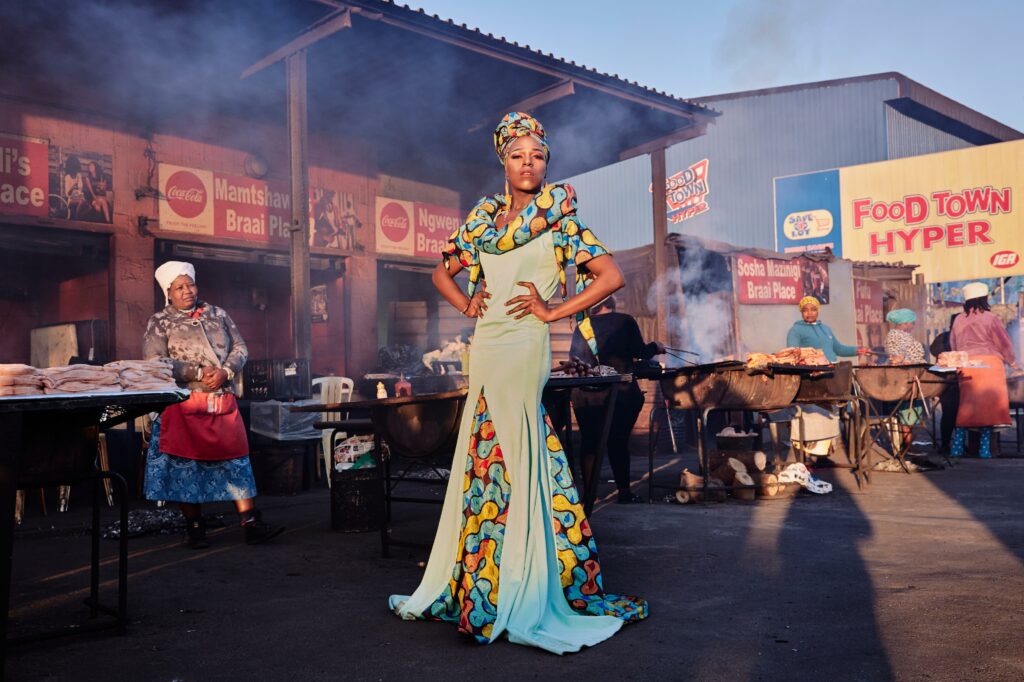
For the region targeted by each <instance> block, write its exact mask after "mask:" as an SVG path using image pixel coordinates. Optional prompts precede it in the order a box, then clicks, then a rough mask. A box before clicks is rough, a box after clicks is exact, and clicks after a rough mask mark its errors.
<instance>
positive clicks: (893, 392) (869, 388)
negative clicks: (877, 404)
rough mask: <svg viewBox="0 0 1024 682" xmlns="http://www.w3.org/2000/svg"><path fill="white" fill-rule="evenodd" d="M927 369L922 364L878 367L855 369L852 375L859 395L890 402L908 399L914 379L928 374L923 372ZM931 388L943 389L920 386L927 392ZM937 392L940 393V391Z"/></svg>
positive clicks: (926, 366) (925, 385) (929, 385)
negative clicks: (855, 379) (854, 377)
mask: <svg viewBox="0 0 1024 682" xmlns="http://www.w3.org/2000/svg"><path fill="white" fill-rule="evenodd" d="M927 368H928V365H923V364H917V365H879V366H877V367H872V366H866V367H856V368H855V369H854V370H853V373H854V376H856V378H857V385H858V386H859V387H860V390H861V393H863V394H864V395H865V396H866V397H868V398H871V399H873V400H882V401H885V402H891V401H894V400H905V399H906V398H909V397H910V394H911V391H912V390H913V388H914V384H913V381H914V379H917V378H919V377H921V375H922V374H928V372H926V371H925V370H927ZM926 378H927V379H928V380H929V381H930V380H931V379H932V377H931V375H929V376H928V377H926ZM932 386H938V387H939V388H940V389H942V388H945V387H944V386H940V385H938V384H931V383H922V384H921V388H922V389H923V390H929V388H928V387H932ZM939 392H940V393H941V390H940V391H939ZM936 395H938V394H936ZM926 397H928V396H926Z"/></svg>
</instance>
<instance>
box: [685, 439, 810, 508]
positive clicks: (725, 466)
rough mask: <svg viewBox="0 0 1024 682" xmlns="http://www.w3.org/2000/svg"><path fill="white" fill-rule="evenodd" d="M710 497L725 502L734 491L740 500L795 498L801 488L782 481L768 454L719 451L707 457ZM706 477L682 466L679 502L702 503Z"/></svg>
mask: <svg viewBox="0 0 1024 682" xmlns="http://www.w3.org/2000/svg"><path fill="white" fill-rule="evenodd" d="M708 471H710V472H711V475H710V477H709V478H708V486H707V487H708V490H707V496H708V497H707V500H706V501H708V502H725V500H726V498H727V497H728V496H729V495H730V494H731V495H732V496H733V497H735V498H736V499H738V500H747V501H751V500H755V499H760V498H781V497H792V496H794V495H796V493H797V491H798V490H799V489H800V485H798V484H795V483H790V484H786V483H782V482H780V481H779V477H778V475H777V474H776V473H775V472H772V471H769V466H768V457H767V456H766V455H765V454H764V453H763V452H760V451H756V452H720V453H712V454H711V455H710V456H709V457H708ZM703 495H704V478H703V477H701V476H698V475H697V474H694V473H693V472H691V471H690V470H689V469H683V473H682V475H681V476H680V479H679V490H677V491H676V501H677V502H679V504H689V503H691V502H703V501H705V500H704V499H703Z"/></svg>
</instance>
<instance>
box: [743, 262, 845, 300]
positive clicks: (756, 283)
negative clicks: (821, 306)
mask: <svg viewBox="0 0 1024 682" xmlns="http://www.w3.org/2000/svg"><path fill="white" fill-rule="evenodd" d="M736 287H737V297H738V298H739V302H740V303H742V304H744V305H784V304H789V303H797V302H799V301H800V299H801V298H803V297H804V296H814V297H815V298H817V299H818V300H819V301H821V302H822V303H828V298H829V287H828V263H826V262H824V261H812V260H810V259H807V258H793V259H790V260H783V259H777V258H758V257H756V256H736Z"/></svg>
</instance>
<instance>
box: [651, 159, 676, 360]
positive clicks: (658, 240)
mask: <svg viewBox="0 0 1024 682" xmlns="http://www.w3.org/2000/svg"><path fill="white" fill-rule="evenodd" d="M651 211H652V213H653V217H654V281H655V282H656V285H657V287H658V288H657V303H656V305H657V310H656V311H655V324H656V332H657V338H658V339H660V340H661V341H662V342H664V343H669V342H670V341H672V339H669V337H668V326H667V324H666V319H667V317H668V314H667V303H668V301H667V300H666V299H667V297H668V294H669V287H668V285H667V282H665V273H666V271H667V270H668V257H667V253H666V251H665V239H666V238H667V237H668V210H667V208H666V205H665V148H664V147H661V148H659V149H655V150H653V151H652V152H651Z"/></svg>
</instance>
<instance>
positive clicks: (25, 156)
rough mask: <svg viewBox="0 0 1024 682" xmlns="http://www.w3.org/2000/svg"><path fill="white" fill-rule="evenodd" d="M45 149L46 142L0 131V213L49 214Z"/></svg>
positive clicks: (46, 147) (44, 215)
mask: <svg viewBox="0 0 1024 682" xmlns="http://www.w3.org/2000/svg"><path fill="white" fill-rule="evenodd" d="M48 152H49V149H48V145H47V144H46V143H45V142H38V141H35V140H27V139H24V138H20V137H10V136H6V135H0V214H4V215H26V216H36V217H39V218H45V217H46V216H47V215H48V214H49V210H50V209H49V204H48V203H47V196H46V194H47V188H48V186H49V176H48V167H47V160H48V159H47V155H48Z"/></svg>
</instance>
